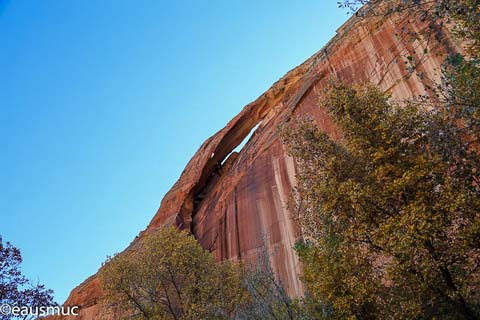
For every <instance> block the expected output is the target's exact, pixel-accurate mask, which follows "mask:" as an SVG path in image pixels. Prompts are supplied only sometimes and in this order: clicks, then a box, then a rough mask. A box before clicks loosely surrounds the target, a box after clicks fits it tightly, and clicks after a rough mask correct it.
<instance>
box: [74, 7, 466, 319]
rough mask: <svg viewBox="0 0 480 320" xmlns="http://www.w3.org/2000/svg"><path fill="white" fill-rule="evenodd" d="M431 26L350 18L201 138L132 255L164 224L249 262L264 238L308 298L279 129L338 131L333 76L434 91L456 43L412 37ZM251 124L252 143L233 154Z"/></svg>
mask: <svg viewBox="0 0 480 320" xmlns="http://www.w3.org/2000/svg"><path fill="white" fill-rule="evenodd" d="M427 28H429V26H428V22H427V21H422V19H421V18H420V17H415V16H411V15H410V16H404V17H401V16H392V17H389V18H378V17H373V18H368V19H359V18H357V17H352V18H351V19H350V20H349V21H348V22H347V23H345V24H344V25H343V26H342V27H341V28H340V29H339V30H338V31H337V35H336V36H335V37H334V38H333V39H332V40H331V41H330V42H329V43H328V44H327V45H326V46H325V47H324V48H323V49H321V50H320V51H319V52H317V53H316V54H314V55H313V56H312V57H311V58H309V59H308V60H307V61H305V62H304V63H303V64H301V65H300V66H298V67H296V68H295V69H293V70H291V71H290V72H288V73H287V74H286V75H285V76H284V77H283V78H281V79H280V80H278V81H277V82H276V83H275V84H273V86H272V87H271V88H270V89H269V90H268V91H266V92H265V93H264V94H263V95H261V96H260V97H259V98H258V99H257V100H255V101H254V102H252V103H250V104H249V105H247V106H246V107H245V108H244V109H243V110H242V111H241V112H240V113H239V114H238V115H237V116H236V117H235V118H234V119H232V120H231V121H230V122H229V123H228V124H227V125H226V126H225V127H224V128H223V129H221V130H220V131H218V132H217V133H216V134H214V135H213V136H212V137H210V138H209V139H207V141H205V142H204V143H203V145H202V146H201V147H200V149H199V150H198V151H197V152H196V154H195V155H194V156H193V158H192V159H191V160H190V162H189V163H188V164H187V166H186V168H185V170H184V171H183V173H182V174H181V176H180V178H179V179H178V181H177V182H176V183H175V185H174V186H173V187H172V189H171V190H170V191H169V192H168V193H167V194H166V195H165V197H164V199H163V200H162V202H161V205H160V208H159V209H158V211H157V213H156V214H155V216H154V217H153V219H152V221H151V222H150V224H149V225H148V227H147V228H146V229H145V230H144V231H142V232H141V233H140V235H139V236H138V237H137V238H136V239H135V240H134V241H133V242H132V244H131V245H130V246H129V248H127V249H126V250H125V251H126V252H128V251H129V250H135V247H136V246H137V245H138V244H139V243H141V241H142V239H143V237H144V236H145V234H148V233H154V232H155V231H156V230H157V229H158V228H159V227H161V226H164V225H176V226H178V227H179V228H181V229H188V230H190V231H191V232H192V233H193V234H194V235H195V237H196V238H197V239H198V241H199V242H200V243H201V245H202V246H203V247H204V248H205V249H208V250H210V251H212V252H213V254H214V255H215V256H216V257H217V258H218V259H243V260H247V261H248V260H251V259H253V258H254V257H255V255H256V254H257V252H258V251H259V250H261V248H262V246H263V243H264V241H265V242H266V244H267V248H268V250H269V251H270V253H271V262H272V266H273V269H274V270H275V272H276V274H277V275H278V277H280V279H281V280H282V281H283V283H284V284H285V286H286V288H287V290H288V292H289V293H290V294H291V295H301V294H302V292H303V288H302V283H301V281H300V280H299V278H298V274H299V272H300V268H301V266H300V265H299V261H298V259H297V257H296V256H295V253H294V251H293V246H294V243H295V241H296V239H298V237H299V233H300V230H298V228H297V227H296V225H295V223H294V222H293V220H292V218H291V212H289V210H288V208H287V202H288V200H289V196H290V192H291V190H292V186H294V185H295V161H294V160H293V159H292V158H290V157H289V156H288V155H287V153H286V148H285V146H284V145H282V143H281V141H280V139H279V136H278V127H279V126H280V125H283V124H285V123H288V122H289V121H290V120H291V119H295V118H298V117H306V116H308V117H311V118H313V119H314V120H315V121H316V123H317V124H318V125H319V126H320V127H321V128H322V129H323V130H325V131H326V132H328V133H330V134H332V135H334V136H338V135H339V133H338V132H337V130H336V129H335V126H334V125H333V123H332V121H331V120H330V119H329V117H328V115H327V114H326V113H325V111H324V110H321V109H320V108H318V107H317V102H318V100H319V99H320V97H321V95H322V92H323V88H325V85H326V83H327V82H328V81H329V79H331V78H332V77H333V78H338V79H342V80H344V81H347V82H350V83H362V82H371V83H373V84H376V85H378V86H380V87H381V88H382V89H384V90H385V91H388V92H390V93H391V94H392V97H393V99H396V100H400V99H404V98H410V97H414V96H418V95H423V94H428V93H429V92H428V88H429V84H430V83H431V81H432V80H435V79H438V77H439V75H438V73H439V69H440V66H441V63H442V61H443V59H444V58H445V55H446V54H447V53H449V52H451V51H452V50H453V48H456V47H458V46H456V45H455V44H454V43H452V41H451V38H450V37H448V32H446V31H445V30H443V29H442V28H433V29H429V30H431V32H430V37H428V39H427V38H424V39H416V38H414V37H412V34H413V33H412V31H414V32H415V33H418V32H421V31H422V30H427ZM319 32H321V31H319ZM426 52H428V54H425V53H426ZM407 57H408V59H407ZM253 130H254V132H253V134H251V136H250V138H249V140H248V142H247V143H246V144H245V146H244V147H243V148H242V149H241V150H240V151H239V152H234V151H233V150H234V149H235V148H236V147H237V146H238V145H239V144H240V143H241V142H242V141H243V140H244V139H245V138H246V137H247V136H249V134H250V133H251V132H252V131H253ZM124 253H125V252H124ZM124 253H123V254H124ZM101 297H102V290H101V285H100V282H99V279H98V278H97V277H96V276H95V275H93V276H91V277H90V278H88V279H87V280H86V281H84V282H83V283H82V284H81V285H79V286H78V287H77V288H75V289H74V290H73V291H72V292H71V294H70V296H69V298H68V300H67V301H66V305H79V306H80V307H81V314H80V317H72V319H77V320H80V319H81V320H92V319H100V316H101V315H102V313H103V312H102V308H101V307H100V304H99V301H100V300H101Z"/></svg>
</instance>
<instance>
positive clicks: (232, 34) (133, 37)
mask: <svg viewBox="0 0 480 320" xmlns="http://www.w3.org/2000/svg"><path fill="white" fill-rule="evenodd" d="M336 2H337V1H336V0H305V1H291V0H284V1H281V0H272V1H266V0H265V1H263V0H252V1H247V0H236V1H224V0H203V1H201V0H192V1H160V0H150V1H148V0H135V1H121V0H110V1H106V0H105V1H85V0H63V1H58V0H42V1H36V0H15V1H13V0H12V1H10V0H0V83H1V88H0V122H1V124H0V143H1V156H0V165H1V170H0V181H1V190H0V235H2V236H3V238H4V240H9V241H11V242H12V243H13V244H14V245H15V246H17V247H19V248H20V249H21V250H22V254H23V257H24V263H23V270H24V272H25V273H26V274H27V276H28V277H30V278H31V279H33V280H34V281H37V280H39V281H40V282H42V283H44V284H45V285H46V286H47V287H50V288H52V289H54V290H55V297H56V299H57V301H58V302H63V301H64V300H65V299H66V297H67V296H68V293H69V292H70V290H71V289H72V288H73V287H75V286H76V285H78V284H79V283H80V282H82V281H83V280H85V278H87V277H88V276H89V275H91V274H93V273H95V272H96V270H97V269H98V267H99V266H100V264H101V263H102V262H103V261H104V260H105V258H106V256H107V255H111V254H113V253H115V252H119V251H121V250H122V249H124V248H125V247H126V246H127V245H128V244H129V243H130V241H131V240H132V239H133V238H134V237H135V236H136V235H137V234H138V232H139V231H141V230H143V229H144V228H145V227H146V225H147V224H148V222H149V221H150V219H151V218H152V217H153V214H154V213H155V211H156V210H157V209H158V206H159V203H160V200H161V199H162V197H163V195H164V194H165V193H166V192H167V191H168V189H169V188H170V187H171V186H172V185H173V183H174V182H175V181H176V179H177V178H178V177H179V175H180V173H181V171H182V170H183V168H184V166H185V164H186V163H187V161H188V160H189V159H190V158H191V156H192V155H193V154H194V153H195V151H196V150H197V149H198V147H199V146H200V144H201V143H202V142H203V141H204V140H205V139H207V138H208V137H209V136H211V135H212V134H214V133H215V132H216V131H217V130H219V129H221V128H222V127H223V126H224V125H225V124H226V123H227V122H228V121H229V120H230V119H231V118H232V117H233V116H235V115H236V114H237V113H238V112H239V111H240V110H241V109H242V108H243V106H244V105H245V104H247V103H248V102H250V101H252V100H254V99H255V98H256V97H258V96H259V95H260V94H261V93H262V92H264V91H265V90H266V89H268V87H269V86H270V85H271V84H273V82H274V81H276V80H278V79H279V78H280V77H282V76H283V75H284V74H285V73H286V72H287V71H288V70H290V69H292V68H293V67H295V66H296V65H298V64H300V63H302V62H303V61H304V60H305V59H307V58H308V57H310V56H311V55H312V54H313V53H315V52H316V51H318V50H319V49H320V48H321V47H322V46H323V45H324V44H325V43H326V42H327V41H328V40H329V39H330V38H331V37H332V36H333V35H334V34H335V30H336V29H337V28H338V27H339V26H340V25H341V24H342V23H343V22H344V21H345V20H346V19H347V18H348V17H347V14H346V12H345V11H342V10H341V9H338V8H337V4H336Z"/></svg>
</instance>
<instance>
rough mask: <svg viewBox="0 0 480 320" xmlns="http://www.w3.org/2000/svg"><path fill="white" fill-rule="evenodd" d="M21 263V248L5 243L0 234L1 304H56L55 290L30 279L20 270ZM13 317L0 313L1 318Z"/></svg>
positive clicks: (37, 305)
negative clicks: (54, 300)
mask: <svg viewBox="0 0 480 320" xmlns="http://www.w3.org/2000/svg"><path fill="white" fill-rule="evenodd" d="M21 263H22V255H21V252H20V250H19V249H18V248H16V247H14V246H13V245H12V244H11V243H10V242H6V243H3V241H2V237H1V236H0V305H3V304H7V305H9V306H11V307H31V308H36V307H48V306H54V305H55V303H54V302H53V291H52V290H50V289H46V288H45V286H44V285H42V284H33V283H32V282H31V281H29V280H28V279H27V278H26V277H25V276H24V275H23V274H22V272H21V270H20V265H21ZM13 318H14V317H13V316H12V315H8V314H0V319H1V320H8V319H13ZM25 319H27V318H25Z"/></svg>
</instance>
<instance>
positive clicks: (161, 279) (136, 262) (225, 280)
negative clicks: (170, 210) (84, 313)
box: [100, 228, 245, 319]
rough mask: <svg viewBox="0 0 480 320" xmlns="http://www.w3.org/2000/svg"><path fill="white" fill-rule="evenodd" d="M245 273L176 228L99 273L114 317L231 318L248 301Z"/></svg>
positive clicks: (149, 238) (164, 231) (112, 260)
mask: <svg viewBox="0 0 480 320" xmlns="http://www.w3.org/2000/svg"><path fill="white" fill-rule="evenodd" d="M241 274H242V273H241V270H240V266H239V265H236V264H235V263H233V262H229V261H224V262H221V263H217V262H216V261H215V259H214V257H213V256H212V255H211V254H210V253H209V252H206V251H204V250H203V249H202V247H201V246H200V245H199V244H198V242H197V241H196V240H195V239H194V238H193V237H192V236H190V235H188V234H187V233H185V232H181V231H178V230H176V229H174V228H160V229H158V230H156V231H155V234H152V235H149V236H147V238H146V239H145V241H144V242H143V247H142V248H140V249H138V250H137V251H135V252H128V253H125V254H120V255H116V256H114V257H113V258H110V259H108V260H107V262H106V263H105V265H104V266H103V268H102V269H101V271H100V276H101V279H102V283H103V287H104V289H105V291H106V298H105V300H106V304H107V307H109V309H110V311H111V312H112V313H113V314H114V317H115V319H127V318H128V319H230V318H231V317H233V315H234V314H235V312H236V309H237V308H238V306H239V305H240V304H241V303H243V301H244V297H245V291H244V290H242V284H241Z"/></svg>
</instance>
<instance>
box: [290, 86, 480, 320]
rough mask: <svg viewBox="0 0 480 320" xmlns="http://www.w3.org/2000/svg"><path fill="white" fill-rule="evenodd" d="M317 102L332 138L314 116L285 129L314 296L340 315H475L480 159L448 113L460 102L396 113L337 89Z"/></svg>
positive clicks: (375, 99)
mask: <svg viewBox="0 0 480 320" xmlns="http://www.w3.org/2000/svg"><path fill="white" fill-rule="evenodd" d="M452 88H456V89H458V86H457V85H456V84H455V85H453V86H452ZM464 96H465V95H464ZM475 97H476V96H475ZM321 107H322V108H325V109H326V110H327V111H328V112H329V114H330V115H331V116H332V118H333V119H334V121H335V123H336V125H337V126H338V128H339V129H340V130H341V132H342V134H343V136H342V138H341V139H340V140H339V141H334V140H333V139H332V138H330V137H329V136H328V135H327V134H325V133H324V132H321V131H320V130H319V129H318V128H317V127H316V126H315V125H314V124H313V123H312V122H309V121H306V122H303V123H300V124H299V125H298V126H297V127H296V128H294V129H284V137H285V141H286V142H287V143H288V145H289V147H290V153H291V155H292V156H294V157H295V158H296V159H297V161H298V163H299V172H298V174H297V179H298V186H297V189H296V192H295V201H294V203H295V206H296V208H295V209H296V212H298V218H299V222H300V225H301V227H302V230H303V232H304V238H305V239H306V240H307V241H308V242H306V243H304V244H299V245H297V246H296V247H297V252H298V253H299V255H300V258H301V260H302V262H303V263H304V266H305V268H304V275H303V279H304V280H305V282H306V283H307V286H308V289H309V292H310V294H311V296H312V299H313V300H314V301H316V302H318V303H320V304H321V305H322V306H327V307H331V308H332V310H333V314H332V316H331V317H332V318H338V319H346V318H352V319H414V318H421V319H423V318H428V319H431V318H438V317H441V318H442V319H474V318H475V317H478V316H479V311H480V310H479V309H478V308H479V304H478V302H479V301H480V293H479V290H480V270H479V264H480V241H479V233H478V230H479V227H478V226H479V224H480V197H479V193H480V187H479V184H478V172H477V170H478V168H480V157H479V155H478V153H477V151H476V150H477V149H478V148H477V147H478V145H477V146H476V147H475V146H472V144H471V141H470V140H468V139H465V137H466V136H469V137H475V134H476V133H475V131H473V130H474V127H473V126H471V127H467V126H461V127H459V126H458V121H457V120H456V119H457V117H453V115H455V114H457V113H458V114H462V112H463V109H460V108H462V106H461V105H458V106H456V107H455V108H453V109H452V108H441V109H440V110H438V109H432V108H424V107H422V106H420V105H418V104H413V103H410V104H407V105H406V106H402V107H400V106H398V105H395V104H392V103H390V102H389V101H388V97H387V96H386V95H385V94H383V93H382V92H380V91H379V90H378V89H376V88H374V87H371V86H365V87H350V86H347V85H345V84H342V83H340V84H339V83H334V84H332V86H331V87H329V88H328V89H327V90H326V94H325V98H324V99H323V101H322V103H321ZM476 107H478V104H477V105H476ZM452 110H455V112H452ZM327 310H328V308H327Z"/></svg>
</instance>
